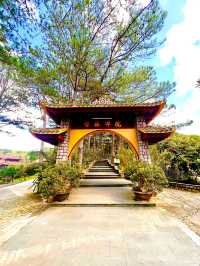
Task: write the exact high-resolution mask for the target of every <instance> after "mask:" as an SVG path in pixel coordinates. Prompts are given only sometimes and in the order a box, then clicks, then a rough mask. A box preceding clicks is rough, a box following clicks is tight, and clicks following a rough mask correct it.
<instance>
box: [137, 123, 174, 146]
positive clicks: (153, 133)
mask: <svg viewBox="0 0 200 266" xmlns="http://www.w3.org/2000/svg"><path fill="white" fill-rule="evenodd" d="M138 130H139V131H140V132H141V137H142V139H143V140H148V143H149V144H155V143H157V142H159V141H162V140H164V139H166V138H168V137H169V136H170V135H171V134H172V133H173V132H175V128H173V127H161V126H146V127H144V128H139V129H138Z"/></svg>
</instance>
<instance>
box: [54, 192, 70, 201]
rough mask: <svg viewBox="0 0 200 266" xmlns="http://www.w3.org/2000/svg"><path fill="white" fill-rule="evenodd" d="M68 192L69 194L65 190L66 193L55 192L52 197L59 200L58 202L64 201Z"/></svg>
mask: <svg viewBox="0 0 200 266" xmlns="http://www.w3.org/2000/svg"><path fill="white" fill-rule="evenodd" d="M69 194H70V192H66V193H63V194H57V195H55V197H54V201H59V202H60V201H64V200H66V199H68V197H69Z"/></svg>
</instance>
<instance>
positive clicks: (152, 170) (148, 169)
mask: <svg viewBox="0 0 200 266" xmlns="http://www.w3.org/2000/svg"><path fill="white" fill-rule="evenodd" d="M130 180H131V181H132V182H133V187H135V189H136V190H137V191H141V192H161V191H162V189H163V187H165V186H167V178H166V175H165V173H164V171H163V170H162V168H161V167H160V166H158V165H156V164H147V163H144V162H138V163H137V167H135V166H133V170H132V171H131V175H130Z"/></svg>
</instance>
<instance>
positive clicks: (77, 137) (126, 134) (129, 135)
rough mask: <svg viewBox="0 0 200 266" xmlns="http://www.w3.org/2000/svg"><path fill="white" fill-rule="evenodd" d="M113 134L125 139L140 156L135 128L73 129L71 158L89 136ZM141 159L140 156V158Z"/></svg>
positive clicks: (70, 148)
mask: <svg viewBox="0 0 200 266" xmlns="http://www.w3.org/2000/svg"><path fill="white" fill-rule="evenodd" d="M106 131H107V132H113V133H116V134H117V135H119V136H121V137H122V138H124V139H125V140H126V141H127V142H128V143H129V144H130V145H131V148H132V149H133V150H134V151H135V152H136V154H137V156H138V153H139V152H138V141H137V135H136V129H135V128H123V129H116V128H115V129H71V130H70V138H69V140H70V141H69V157H70V156H71V153H72V151H73V149H74V148H75V146H76V145H77V144H78V143H79V142H80V141H81V140H82V139H83V138H84V137H86V136H87V135H90V134H94V133H97V132H106ZM138 157H139V156H138Z"/></svg>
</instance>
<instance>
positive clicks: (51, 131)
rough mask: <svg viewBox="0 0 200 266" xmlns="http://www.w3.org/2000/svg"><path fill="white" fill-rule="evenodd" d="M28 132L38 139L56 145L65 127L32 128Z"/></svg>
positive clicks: (65, 129) (60, 139)
mask: <svg viewBox="0 0 200 266" xmlns="http://www.w3.org/2000/svg"><path fill="white" fill-rule="evenodd" d="M30 132H31V133H32V134H33V135H34V136H35V137H36V138H38V139H40V140H42V141H44V142H47V143H49V144H52V145H58V143H59V142H60V141H62V140H64V139H62V138H63V137H62V136H63V135H64V133H65V132H67V128H32V129H30Z"/></svg>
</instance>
